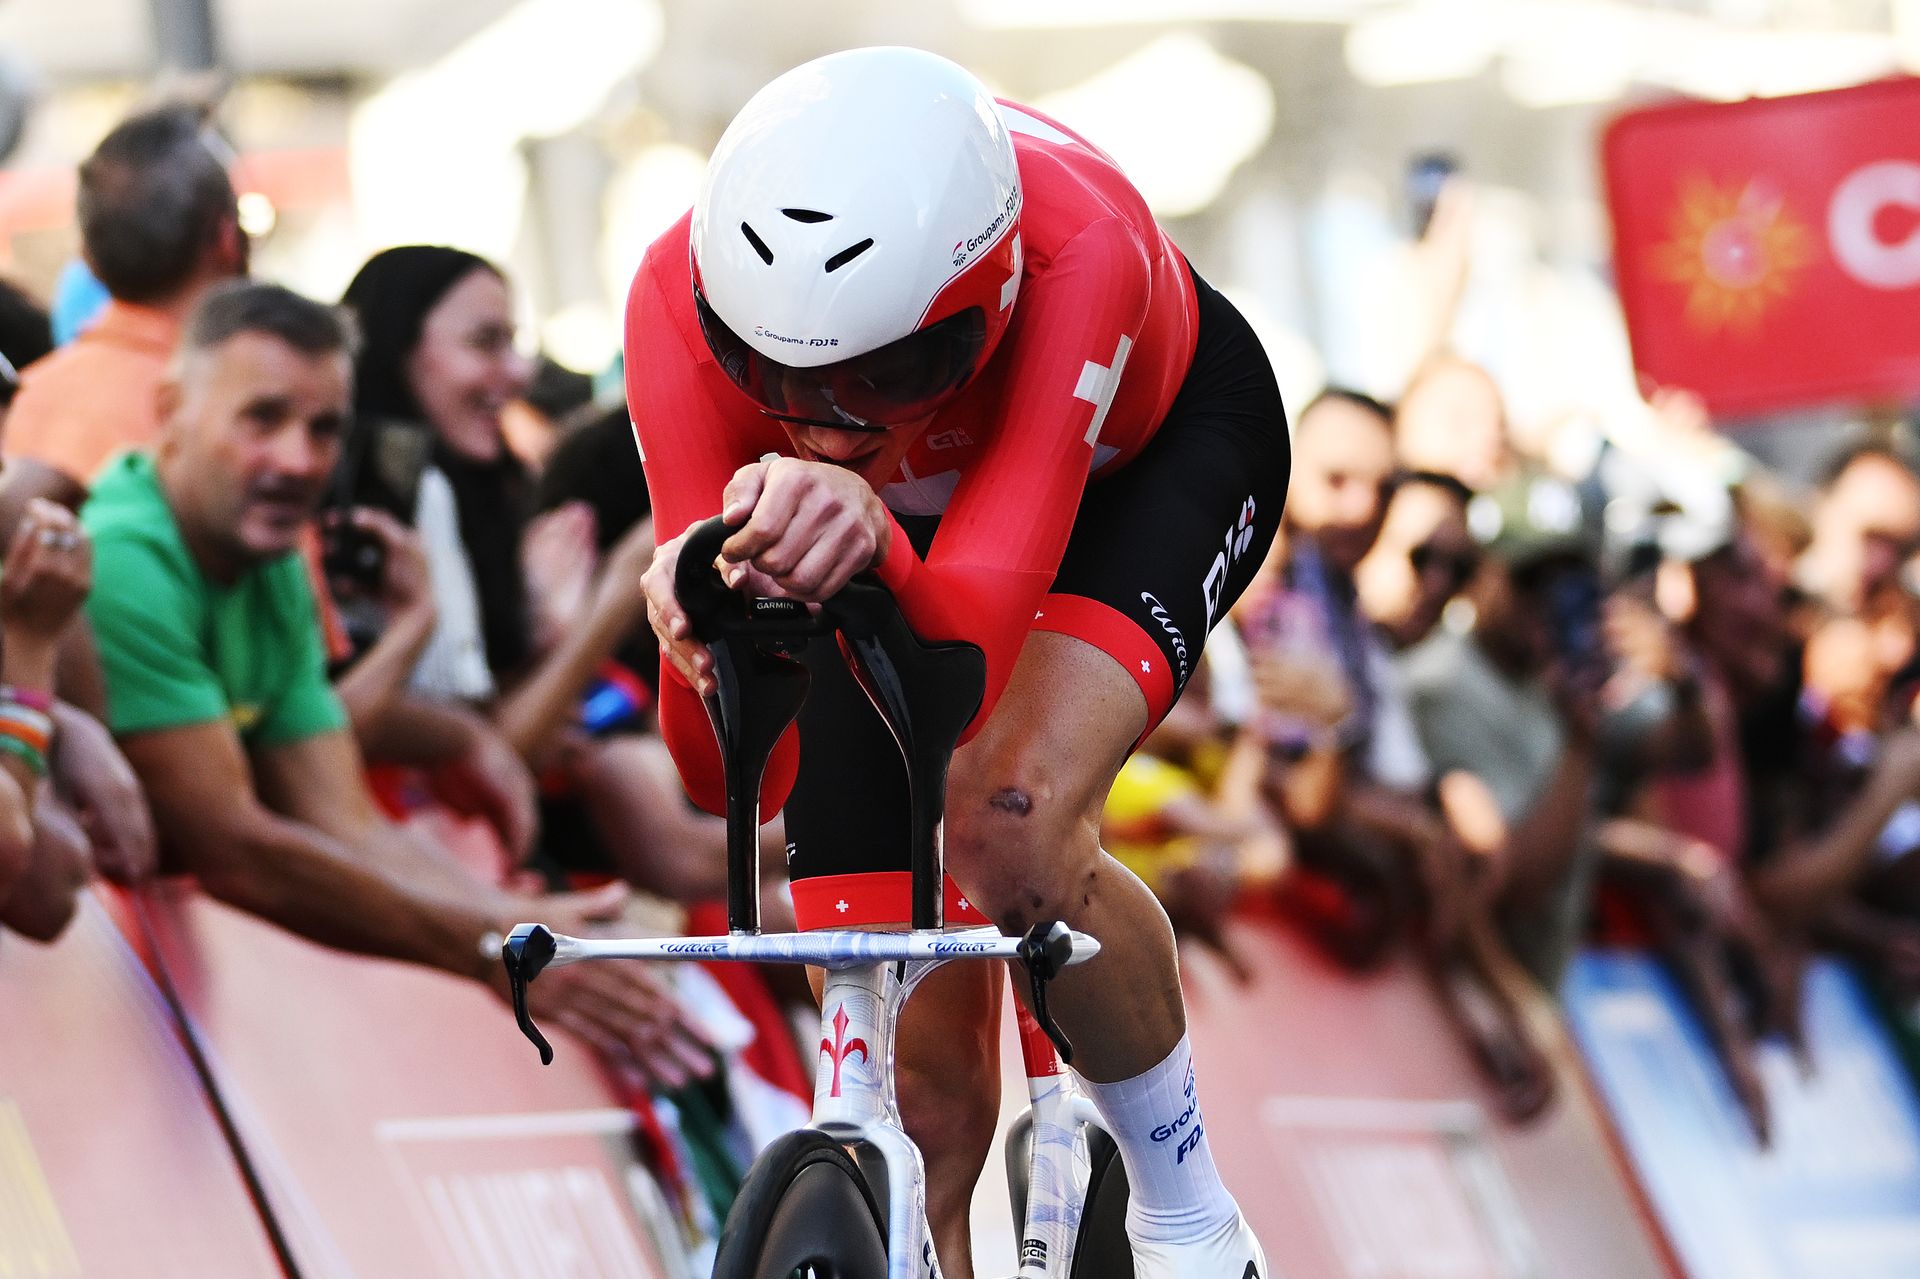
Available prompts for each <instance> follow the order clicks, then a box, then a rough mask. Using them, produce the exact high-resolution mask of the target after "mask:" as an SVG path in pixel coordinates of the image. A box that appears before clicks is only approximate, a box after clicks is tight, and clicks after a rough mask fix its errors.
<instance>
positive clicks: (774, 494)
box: [720, 457, 893, 603]
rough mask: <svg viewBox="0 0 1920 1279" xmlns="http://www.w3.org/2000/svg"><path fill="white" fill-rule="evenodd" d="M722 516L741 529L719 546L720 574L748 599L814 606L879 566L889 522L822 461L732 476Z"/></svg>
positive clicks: (756, 467) (867, 495)
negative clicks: (856, 576)
mask: <svg viewBox="0 0 1920 1279" xmlns="http://www.w3.org/2000/svg"><path fill="white" fill-rule="evenodd" d="M724 500H725V506H724V508H723V509H722V511H721V514H722V515H724V516H725V517H726V520H727V522H728V523H729V524H739V523H741V522H742V521H745V525H746V526H745V527H744V528H742V529H741V530H740V531H739V532H738V533H735V534H734V535H733V536H732V537H730V538H728V539H727V541H726V544H725V545H724V546H723V547H722V548H721V551H720V554H721V559H722V561H723V562H724V566H725V567H724V568H723V575H724V576H725V577H726V579H727V581H728V582H729V583H731V584H732V585H734V586H736V587H738V588H740V589H741V590H744V591H745V592H746V593H747V594H749V595H760V596H769V597H772V598H776V599H780V598H786V599H798V600H807V601H809V602H813V603H817V602H819V601H821V600H825V599H830V598H831V597H833V596H834V595H836V594H838V593H839V591H840V588H841V587H843V586H845V585H846V584H847V583H848V582H849V581H851V580H852V579H853V576H854V574H856V573H863V572H865V571H866V570H868V569H870V568H872V567H873V566H874V565H876V564H878V563H879V562H880V561H881V559H882V558H884V557H885V555H886V552H887V545H888V543H889V541H890V540H891V539H892V534H893V521H892V520H891V519H890V518H889V517H888V515H887V509H886V507H885V506H883V505H881V502H880V498H879V497H878V495H876V494H875V493H874V491H873V489H872V487H871V486H870V485H869V484H868V483H867V481H866V480H865V479H863V478H861V476H860V475H858V474H857V473H855V472H854V471H852V470H849V469H847V468H845V467H841V466H832V465H829V464H827V463H825V462H806V461H802V460H800V459H799V458H792V457H778V458H771V459H763V460H761V461H758V462H754V463H751V464H750V465H747V466H743V467H741V468H740V469H739V470H738V471H736V472H734V475H733V480H732V481H731V482H730V483H729V484H728V485H727V491H726V496H725V499H724Z"/></svg>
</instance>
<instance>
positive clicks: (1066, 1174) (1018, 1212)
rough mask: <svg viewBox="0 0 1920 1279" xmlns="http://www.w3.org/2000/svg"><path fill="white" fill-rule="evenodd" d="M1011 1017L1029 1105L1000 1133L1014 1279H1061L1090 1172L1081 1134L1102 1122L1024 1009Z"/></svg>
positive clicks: (1066, 1272) (1069, 1257)
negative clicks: (1013, 1235)
mask: <svg viewBox="0 0 1920 1279" xmlns="http://www.w3.org/2000/svg"><path fill="white" fill-rule="evenodd" d="M1014 1011H1015V1013H1016V1014H1017V1015H1018V1017H1019V1021H1020V1056H1021V1058H1022V1060H1023V1061H1024V1062H1025V1063H1026V1072H1027V1097H1028V1100H1029V1101H1030V1103H1031V1104H1030V1105H1029V1107H1028V1109H1027V1112H1026V1113H1025V1114H1023V1115H1021V1116H1020V1118H1019V1119H1017V1120H1015V1121H1014V1125H1013V1128H1012V1129H1011V1130H1010V1131H1009V1132H1008V1133H1007V1152H1006V1157H1007V1188H1008V1190H1009V1192H1010V1193H1011V1194H1012V1197H1013V1211H1014V1218H1015V1221H1016V1222H1017V1223H1018V1224H1019V1226H1020V1270H1019V1274H1018V1276H1017V1279H1066V1276H1067V1275H1069V1274H1070V1273H1072V1270H1073V1249H1074V1244H1075V1243H1076V1242H1077V1241H1078V1240H1079V1237H1080V1218H1081V1215H1082V1213H1084V1212H1085V1210H1086V1203H1087V1185H1088V1182H1089V1180H1090V1178H1091V1176H1092V1171H1093V1169H1092V1161H1091V1158H1090V1156H1089V1153H1088V1150H1087V1129H1088V1128H1098V1129H1100V1130H1101V1131H1103V1132H1104V1131H1106V1121H1105V1120H1103V1119H1102V1118H1101V1117H1100V1112H1099V1110H1097V1109H1096V1108H1095V1107H1094V1104H1093V1102H1092V1101H1091V1100H1090V1099H1089V1098H1088V1097H1087V1096H1085V1095H1084V1094H1083V1093H1082V1092H1081V1091H1080V1089H1079V1086H1078V1085H1077V1084H1076V1083H1075V1082H1074V1077H1073V1074H1072V1072H1070V1071H1069V1070H1068V1069H1067V1068H1066V1066H1065V1065H1064V1064H1062V1062H1061V1061H1060V1054H1059V1053H1058V1051H1056V1050H1055V1048H1054V1046H1053V1041H1052V1040H1050V1039H1049V1038H1048V1037H1047V1035H1046V1032H1045V1031H1043V1030H1041V1028H1040V1025H1039V1023H1038V1022H1036V1021H1034V1019H1033V1017H1032V1015H1031V1014H1029V1013H1028V1012H1027V1010H1026V1007H1025V1006H1024V1005H1022V1004H1020V1003H1018V1002H1017V1001H1016V1002H1015V1004H1014Z"/></svg>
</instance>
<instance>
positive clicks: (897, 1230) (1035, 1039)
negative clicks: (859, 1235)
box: [813, 960, 1106, 1279]
mask: <svg viewBox="0 0 1920 1279" xmlns="http://www.w3.org/2000/svg"><path fill="white" fill-rule="evenodd" d="M942 962H944V961H941V960H916V961H912V962H908V963H894V964H862V965H856V966H854V967H849V968H838V969H830V970H828V972H827V975H826V985H825V988H824V990H823V991H822V992H821V1001H820V1008H821V1038H820V1042H819V1044H818V1045H816V1048H815V1052H816V1057H815V1065H816V1067H817V1069H816V1070H815V1072H814V1094H813V1118H814V1124H815V1125H816V1126H817V1127H819V1128H820V1129H822V1130H823V1131H826V1132H828V1133H830V1134H832V1135H833V1136H835V1137H837V1138H839V1139H841V1140H843V1141H847V1142H852V1143H863V1144H864V1145H866V1146H867V1147H869V1148H871V1149H872V1150H873V1151H874V1152H875V1153H876V1154H877V1155H878V1156H879V1157H880V1163H881V1167H880V1168H879V1169H877V1170H876V1171H878V1172H879V1173H880V1174H881V1175H880V1177H879V1178H878V1180H880V1181H881V1182H882V1183H883V1186H882V1187H881V1189H883V1190H884V1193H885V1196H886V1206H887V1236H888V1238H887V1256H888V1258H889V1261H888V1266H887V1279H941V1272H940V1263H939V1261H938V1259H937V1258H936V1257H935V1256H934V1251H933V1242H932V1235H931V1233H930V1231H929V1229H928V1226H927V1191H926V1165H925V1163H924V1161H923V1160H922V1159H921V1157H920V1151H919V1149H918V1148H917V1147H915V1146H914V1144H913V1142H912V1141H911V1140H909V1139H908V1137H907V1135H906V1131H905V1129H904V1128H903V1127H902V1126H901V1122H900V1109H899V1105H898V1103H897V1101H896V1100H895V1093H894V1057H895V1049H894V1031H895V1029H896V1028H897V1027H898V1025H899V1022H900V1010H901V1008H902V1007H903V1006H904V1005H905V1004H906V1001H907V997H908V996H909V995H911V994H912V993H913V989H914V987H916V986H918V985H919V984H920V981H921V979H922V978H924V977H925V976H926V975H927V974H928V973H930V972H932V971H933V970H934V969H935V968H938V967H939V966H940V964H941V963H942ZM1014 1010H1015V1012H1016V1014H1017V1015H1018V1017H1019V1024H1020V1055H1021V1058H1022V1060H1023V1061H1024V1063H1025V1066H1026V1074H1027V1096H1028V1099H1029V1101H1030V1102H1031V1105H1030V1106H1029V1108H1028V1110H1027V1112H1026V1113H1025V1114H1023V1115H1021V1116H1020V1118H1019V1119H1018V1120H1017V1121H1016V1122H1015V1124H1014V1126H1013V1129H1012V1131H1011V1132H1010V1133H1009V1134H1008V1139H1007V1180H1008V1186H1009V1189H1010V1190H1011V1192H1012V1196H1013V1203H1014V1211H1015V1216H1016V1217H1017V1218H1019V1219H1020V1224H1021V1232H1020V1269H1019V1272H1018V1275H1017V1279H1066V1276H1067V1275H1068V1274H1069V1273H1070V1272H1071V1269H1072V1266H1073V1249H1074V1244H1075V1242H1076V1240H1077V1239H1078V1237H1079V1232H1080V1217H1081V1213H1082V1212H1083V1210H1084V1209H1085V1206H1086V1194H1087V1183H1088V1180H1089V1177H1090V1175H1091V1171H1092V1168H1091V1162H1090V1159H1089V1155H1088V1150H1087V1138H1086V1132H1087V1129H1088V1128H1089V1127H1092V1128H1098V1129H1100V1130H1102V1131H1105V1129H1106V1124H1105V1121H1104V1120H1102V1119H1101V1117H1100V1112H1099V1111H1098V1110H1097V1109H1096V1108H1095V1107H1094V1105H1093V1102H1092V1101H1091V1100H1090V1099H1088V1098H1087V1097H1086V1096H1085V1095H1084V1094H1082V1093H1081V1092H1080V1089H1079V1087H1078V1086H1077V1085H1076V1084H1075V1082H1074V1077H1073V1074H1072V1073H1071V1072H1070V1071H1069V1070H1068V1069H1067V1068H1066V1066H1065V1065H1064V1064H1063V1063H1062V1062H1061V1060H1060V1054H1059V1052H1058V1050H1057V1049H1056V1048H1055V1047H1054V1044H1053V1041H1052V1040H1051V1039H1049V1038H1048V1036H1047V1034H1046V1032H1045V1031H1044V1030H1042V1029H1041V1027H1040V1024H1039V1023H1038V1022H1037V1021H1035V1020H1034V1018H1033V1016H1032V1015H1031V1014H1030V1013H1028V1011H1027V1009H1026V1007H1025V1006H1024V1005H1023V1004H1021V1003H1019V1002H1018V1001H1015V1004H1014Z"/></svg>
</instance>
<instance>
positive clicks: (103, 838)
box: [49, 701, 158, 884]
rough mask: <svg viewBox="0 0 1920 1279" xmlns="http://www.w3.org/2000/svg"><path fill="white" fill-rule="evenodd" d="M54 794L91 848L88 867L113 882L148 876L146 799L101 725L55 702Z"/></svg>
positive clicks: (153, 854) (152, 849)
mask: <svg viewBox="0 0 1920 1279" xmlns="http://www.w3.org/2000/svg"><path fill="white" fill-rule="evenodd" d="M53 722H54V728H55V734H56V735H55V738H54V750H53V755H52V757H51V759H50V760H49V763H50V764H51V766H52V780H53V787H54V791H55V792H56V793H57V794H58V795H59V796H60V798H61V800H62V802H64V803H65V804H67V805H68V806H69V807H71V808H72V809H73V812H74V816H75V817H76V818H77V819H78V820H79V822H80V826H81V829H82V830H84V831H85V832H86V835H87V839H88V841H89V842H90V843H91V844H92V846H93V860H94V865H95V866H96V868H97V869H98V870H99V871H100V873H101V874H103V875H105V876H106V877H107V878H108V879H111V880H113V881H114V882H115V883H120V884H128V883H132V882H134V881H136V880H139V879H144V878H145V877H146V876H148V875H150V874H152V873H153V868H154V863H155V860H156V858H157V856H158V850H157V848H156V845H155V841H154V835H153V817H152V815H151V814H150V813H148V811H147V795H146V792H145V791H143V790H142V789H141V788H140V778H139V777H138V776H136V775H135V773H134V771H133V765H131V764H129V763H128V762H127V757H126V756H125V755H123V754H121V753H120V748H119V747H118V746H116V745H114V741H113V735H112V734H110V733H108V732H107V729H106V726H105V725H103V724H102V723H100V721H99V720H97V719H95V718H94V717H93V716H91V715H89V714H87V713H86V712H85V711H83V710H81V709H80V708H79V707H77V706H73V705H70V704H69V703H67V702H64V701H62V702H56V703H55V704H54V708H53Z"/></svg>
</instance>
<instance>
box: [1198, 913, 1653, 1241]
mask: <svg viewBox="0 0 1920 1279" xmlns="http://www.w3.org/2000/svg"><path fill="white" fill-rule="evenodd" d="M1227 936H1228V940H1229V943H1230V945H1231V946H1232V947H1233V949H1234V951H1235V953H1236V954H1237V955H1238V956H1239V958H1240V960H1241V963H1242V965H1243V966H1244V967H1245V968H1246V970H1247V971H1248V972H1249V973H1250V974H1251V980H1250V981H1249V982H1247V983H1246V984H1241V983H1240V982H1238V981H1237V980H1236V979H1235V978H1234V977H1233V976H1232V975H1231V974H1230V972H1229V970H1228V968H1227V966H1226V965H1224V964H1223V963H1222V962H1221V961H1220V960H1219V959H1218V958H1217V957H1216V956H1214V955H1213V954H1212V953H1210V952H1208V951H1206V950H1204V949H1202V948H1199V947H1196V946H1192V945H1183V946H1182V947H1181V953H1180V955H1181V959H1180V962H1181V970H1182V974H1183V977H1184V986H1185V990H1186V997H1187V1021H1188V1031H1189V1034H1190V1035H1191V1037H1192V1040H1193V1051H1194V1060H1195V1063H1196V1066H1197V1069H1198V1072H1199V1081H1200V1090H1201V1091H1200V1095H1201V1101H1202V1104H1203V1107H1204V1114H1205V1117H1206V1123H1207V1138H1208V1142H1209V1144H1210V1145H1211V1146H1212V1148H1213V1154H1214V1159H1215V1161H1216V1162H1217V1163H1218V1164H1219V1165H1220V1170H1221V1173H1222V1175H1223V1176H1224V1177H1225V1178H1226V1181H1227V1185H1228V1186H1229V1187H1230V1188H1231V1189H1232V1190H1233V1192H1234V1195H1235V1196H1236V1197H1237V1198H1238V1199H1239V1201H1240V1206H1241V1208H1242V1210H1243V1211H1244V1212H1245V1213H1246V1214H1247V1219H1248V1220H1249V1221H1250V1222H1251V1223H1252V1224H1253V1226H1254V1228H1255V1230H1257V1231H1258V1232H1259V1234H1260V1238H1261V1241H1262V1242H1263V1243H1264V1244H1265V1246H1266V1249H1267V1257H1268V1260H1270V1261H1271V1262H1272V1263H1273V1265H1274V1272H1275V1273H1276V1274H1282V1275H1302V1276H1306V1275H1311V1276H1314V1277H1315V1279H1402V1277H1411V1276H1418V1279H1549V1277H1551V1279H1668V1277H1670V1276H1671V1275H1673V1273H1674V1271H1673V1270H1672V1269H1671V1268H1670V1267H1669V1265H1668V1263H1667V1261H1666V1260H1665V1258H1666V1253H1665V1252H1664V1251H1663V1249H1662V1247H1661V1245H1660V1243H1659V1242H1658V1241H1657V1235H1656V1234H1655V1231H1654V1227H1653V1226H1652V1225H1651V1223H1650V1221H1649V1220H1648V1219H1647V1218H1646V1217H1645V1216H1644V1214H1643V1213H1642V1211H1641V1209H1640V1207H1639V1200H1638V1198H1637V1196H1636V1193H1635V1191H1634V1190H1633V1188H1632V1186H1631V1183H1630V1182H1629V1181H1628V1180H1627V1177H1626V1174H1625V1172H1624V1171H1623V1169H1622V1167H1621V1165H1620V1164H1619V1163H1618V1161H1617V1160H1616V1159H1615V1157H1614V1155H1613V1153H1612V1149H1611V1147H1610V1145H1609V1143H1608V1138H1607V1136H1606V1132H1605V1129H1604V1128H1603V1126H1602V1123H1601V1121H1600V1119H1599V1118H1598V1115H1597V1112H1596V1110H1595V1109H1594V1107H1593V1104H1592V1102H1591V1100H1590V1097H1589V1095H1588V1094H1587V1092H1586V1088H1585V1084H1584V1080H1583V1078H1582V1077H1581V1075H1580V1074H1579V1072H1578V1070H1577V1069H1575V1068H1573V1067H1572V1065H1571V1058H1570V1056H1569V1057H1568V1058H1567V1060H1566V1062H1565V1063H1563V1066H1562V1069H1561V1071H1560V1075H1559V1080H1558V1083H1559V1096H1558V1098H1557V1099H1556V1101H1555V1102H1554V1104H1553V1107H1552V1109H1551V1110H1549V1111H1548V1112H1547V1113H1546V1114H1545V1115H1544V1116H1542V1117H1541V1118H1539V1119H1537V1120H1535V1121H1534V1122H1533V1123H1531V1124H1529V1125H1527V1126H1525V1127H1518V1128H1516V1127H1513V1126H1510V1125H1507V1124H1503V1123H1502V1122H1500V1121H1499V1120H1497V1119H1495V1118H1493V1117H1492V1116H1491V1115H1490V1114H1489V1113H1488V1111H1487V1110H1486V1108H1485V1107H1484V1105H1483V1104H1482V1102H1481V1100H1480V1097H1481V1091H1482V1085H1481V1084H1480V1082H1479V1079H1478V1077H1477V1075H1476V1073H1475V1072H1474V1070H1473V1067H1472V1066H1471V1065H1470V1064H1469V1062H1468V1061H1467V1058H1466V1056H1465V1053H1464V1051H1463V1050H1462V1049H1461V1048H1460V1046H1459V1044H1458V1042H1457V1041H1456V1039H1455V1037H1454V1035H1453V1034H1452V1032H1451V1030H1450V1029H1449V1028H1448V1026H1447V1025H1446V1023H1445V1021H1444V1019H1443V1017H1442V1014H1441V1012H1440V1010H1439V1008H1438V1006H1437V1005H1436V1003H1435V1002H1434V999H1433V997H1432V994H1431V992H1430V990H1429V988H1428V987H1427V985H1426V983H1425V982H1424V981H1423V980H1422V979H1421V978H1420V977H1419V976H1418V975H1417V974H1416V973H1415V972H1414V971H1413V970H1412V969H1411V967H1410V966H1409V965H1405V964H1394V965H1390V966H1388V967H1387V968H1386V969H1384V970H1382V971H1379V972H1374V973H1368V974H1364V975H1357V976H1356V975H1354V974H1351V973H1348V972H1345V971H1344V970H1341V969H1339V968H1337V967H1336V966H1334V965H1333V964H1332V963H1331V961H1329V960H1328V959H1326V958H1325V957H1324V956H1323V955H1322V954H1321V953H1320V952H1319V951H1318V950H1316V949H1315V948H1314V947H1313V946H1312V945H1311V944H1310V943H1308V942H1307V941H1305V940H1304V939H1303V938H1301V937H1300V936H1299V935H1298V934H1296V933H1295V932H1293V931H1292V930H1291V929H1289V928H1288V927H1286V926H1285V925H1283V924H1279V923H1275V922H1268V921H1237V922H1235V923H1234V924H1233V925H1231V926H1230V928H1229V930H1228V933H1227Z"/></svg>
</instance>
